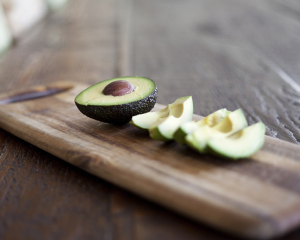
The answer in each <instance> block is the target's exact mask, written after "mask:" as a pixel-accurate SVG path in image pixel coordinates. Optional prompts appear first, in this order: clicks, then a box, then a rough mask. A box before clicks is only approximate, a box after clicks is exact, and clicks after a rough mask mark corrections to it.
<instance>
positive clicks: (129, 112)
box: [75, 77, 157, 124]
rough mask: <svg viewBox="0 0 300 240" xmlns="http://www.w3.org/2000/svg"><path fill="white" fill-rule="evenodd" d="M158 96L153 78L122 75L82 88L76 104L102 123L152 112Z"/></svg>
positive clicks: (80, 109)
mask: <svg viewBox="0 0 300 240" xmlns="http://www.w3.org/2000/svg"><path fill="white" fill-rule="evenodd" d="M156 99H157V87H156V84H155V82H154V81H152V80H151V79H148V78H144V77H120V78H113V79H108V80H105V81H102V82H99V83H97V84H95V85H93V86H90V87H89V88H87V89H85V90H83V91H82V92H81V93H79V94H78V95H77V97H76V98H75V104H76V106H77V107H78V109H79V111H80V112H81V113H83V114H84V115H86V116H88V117H90V118H93V119H96V120H99V121H101V122H107V123H113V124H125V123H128V122H129V121H130V120H131V118H132V116H135V115H138V114H142V113H146V112H149V111H150V110H151V109H152V108H153V107H154V105H155V103H156Z"/></svg>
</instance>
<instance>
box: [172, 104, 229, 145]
mask: <svg viewBox="0 0 300 240" xmlns="http://www.w3.org/2000/svg"><path fill="white" fill-rule="evenodd" d="M229 113H231V112H230V111H228V110H227V109H226V108H223V109H219V110H217V111H215V112H213V113H211V114H209V115H208V116H206V117H205V118H202V119H201V120H200V121H198V122H195V121H191V122H186V123H183V124H181V126H180V127H179V128H178V129H177V131H176V132H175V133H174V136H173V137H174V139H175V141H176V142H178V143H180V144H182V145H184V144H185V137H186V135H188V134H190V133H192V132H194V131H196V130H197V129H198V128H199V127H201V126H204V125H208V126H209V127H213V126H215V125H216V124H217V123H219V122H221V121H222V120H223V119H224V118H225V117H226V116H227V115H228V114H229Z"/></svg>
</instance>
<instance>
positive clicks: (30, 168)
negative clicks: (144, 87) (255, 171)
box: [0, 0, 300, 240]
mask: <svg viewBox="0 0 300 240" xmlns="http://www.w3.org/2000/svg"><path fill="white" fill-rule="evenodd" d="M299 16H300V3H299V1H297V0H286V1H280V0H276V1H271V0H255V1H246V0H240V1H238V0H213V1H211V0H206V1H204V0H201V1H197V0H187V1H166V0H163V1H159V0H153V1H147V0H139V1H137V0H131V1H129V0H128V1H126V0H116V1H109V0H106V1H105V0H101V1H100V0H99V1H94V0H73V1H72V0H71V1H70V2H69V4H67V5H66V6H65V7H64V8H63V9H61V10H59V11H58V12H55V13H53V14H51V15H50V16H48V17H47V18H46V19H45V20H44V21H43V22H41V23H40V24H39V25H38V26H36V27H35V28H34V29H33V30H32V31H31V32H30V33H29V34H27V35H26V36H24V37H23V38H21V39H20V41H19V42H17V43H16V45H15V46H14V48H12V49H11V50H10V51H9V52H8V53H7V54H6V56H4V57H3V58H2V60H1V62H0V83H1V92H6V91H8V90H13V89H23V88H26V87H28V86H32V85H36V84H45V83H51V82H53V81H58V80H69V81H73V82H85V83H88V84H93V83H96V82H98V81H101V80H103V79H108V78H112V77H117V76H122V75H142V76H145V77H149V78H151V79H153V80H155V81H156V82H157V85H158V89H159V97H158V102H160V103H163V104H168V103H171V102H173V101H174V100H175V99H176V98H177V97H179V96H185V95H193V98H194V106H195V113H197V114H200V115H206V114H208V113H210V112H212V111H214V110H217V109H219V108H222V107H227V108H228V109H229V110H234V109H236V108H239V107H240V108H242V109H243V111H244V112H245V113H246V115H247V119H248V121H249V122H250V123H254V122H256V121H263V122H264V123H265V124H266V127H267V134H268V135H270V136H273V137H277V138H280V139H283V140H286V141H289V142H293V143H295V144H299V141H300V129H299V122H300V119H299V118H300V114H299V105H300V85H299V84H300V70H299V64H300V40H299V36H300V17H299ZM0 141H1V155H0V216H1V218H0V238H1V239H105V240H106V239H143V240H146V239H147V240H148V239H153V240H154V239H215V240H219V239H234V238H233V237H232V236H229V235H226V234H224V233H221V232H219V231H218V230H215V229H211V228H209V227H207V226H205V225H201V224H198V223H195V222H193V221H191V220H188V219H186V218H184V217H182V216H179V215H177V214H175V213H173V212H170V211H168V210H166V209H164V208H161V207H159V206H157V205H155V204H153V203H150V202H148V201H146V200H143V199H142V198H140V197H137V196H136V195H133V194H131V193H129V192H127V191H124V190H122V189H120V188H118V187H116V186H114V185H112V184H110V183H107V182H105V181H103V180H101V179H98V178H96V177H93V176H91V175H89V174H87V173H85V172H83V171H81V170H79V169H77V168H75V167H73V166H71V165H69V164H67V163H65V162H63V161H62V160H60V159H57V158H55V157H54V156H52V155H50V154H48V153H46V152H44V151H42V150H40V149H38V148H36V147H34V146H32V145H30V144H28V143H26V142H24V141H22V140H20V139H18V138H16V137H14V136H12V135H11V134H9V133H7V132H5V131H3V130H0ZM266 174H268V173H266ZM266 177H268V178H280V177H281V176H278V175H272V176H266ZM299 235H300V228H299V229H298V230H295V231H294V232H292V233H290V234H289V235H287V236H285V237H284V238H282V239H288V240H292V239H299Z"/></svg>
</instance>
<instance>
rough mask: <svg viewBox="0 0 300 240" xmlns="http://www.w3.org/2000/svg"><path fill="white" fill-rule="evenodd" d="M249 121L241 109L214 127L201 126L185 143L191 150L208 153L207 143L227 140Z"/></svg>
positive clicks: (187, 137) (188, 136) (189, 135)
mask: <svg viewBox="0 0 300 240" xmlns="http://www.w3.org/2000/svg"><path fill="white" fill-rule="evenodd" d="M247 125H248V124H247V120H246V118H245V115H244V114H243V112H242V110H241V109H238V110H236V111H234V112H231V113H229V114H228V115H227V117H226V118H225V119H223V120H222V121H220V122H219V123H218V124H216V125H215V126H214V127H209V126H208V125H204V126H201V127H200V128H198V129H197V130H196V131H194V132H192V133H191V134H188V135H187V136H186V137H185V141H186V143H187V145H188V146H190V147H191V148H193V149H195V150H197V151H199V152H201V153H205V152H206V151H207V142H208V141H209V140H210V139H215V138H217V139H219V138H220V139H222V138H225V137H227V136H229V135H231V134H233V133H235V132H237V131H239V130H241V129H243V128H245V127H246V126H247Z"/></svg>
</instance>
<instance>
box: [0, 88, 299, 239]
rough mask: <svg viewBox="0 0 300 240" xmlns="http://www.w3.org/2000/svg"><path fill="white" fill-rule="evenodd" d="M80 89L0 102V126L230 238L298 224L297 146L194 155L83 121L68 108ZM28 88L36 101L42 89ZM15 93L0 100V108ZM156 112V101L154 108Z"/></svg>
mask: <svg viewBox="0 0 300 240" xmlns="http://www.w3.org/2000/svg"><path fill="white" fill-rule="evenodd" d="M86 87H87V86H86V85H80V84H76V85H75V84H68V83H59V84H54V85H52V87H48V88H46V90H47V91H48V92H52V93H54V92H55V91H56V90H55V89H60V88H61V89H66V91H64V92H61V93H57V94H55V95H51V96H46V97H43V98H37V99H33V100H28V101H21V102H16V103H9V104H5V105H1V106H0V114H1V118H0V127H1V128H3V129H5V130H7V131H9V132H11V133H12V134H14V135H16V136H18V137H20V138H22V139H24V140H25V141H28V142H30V143H31V144H33V145H35V146H37V147H39V148H41V149H43V150H45V151H47V152H49V153H51V154H53V155H55V156H57V157H59V158H61V159H63V160H65V161H67V162H69V163H71V164H73V165H75V166H77V167H80V168H82V169H84V170H86V171H87V172H90V173H92V174H94V175H96V176H99V177H101V178H103V179H106V180H108V181H110V182H112V183H115V184H117V185H119V186H121V187H124V188H126V189H128V190H130V191H132V192H135V193H136V194H138V195H141V196H143V197H145V198H147V199H150V200H152V201H154V202H157V203H159V204H161V205H163V206H165V207H167V208H170V209H173V210H175V211H177V212H179V213H182V214H184V215H186V216H189V217H191V218H193V219H196V220H198V221H201V222H203V223H206V224H208V225H211V226H213V227H216V228H218V229H221V230H224V231H227V232H230V233H232V234H235V235H238V236H243V237H250V238H258V239H268V238H272V237H277V236H280V235H282V234H284V233H286V232H287V231H289V230H291V229H293V228H295V227H297V226H298V225H300V162H299V160H300V148H299V146H297V145H294V144H291V143H287V142H284V141H281V140H277V139H273V138H270V137H266V139H265V140H266V141H265V145H264V147H263V148H262V149H261V150H260V151H259V152H257V153H256V154H254V155H253V156H252V157H251V158H250V159H243V160H240V161H231V160H226V159H222V158H217V157H213V156H209V155H202V154H199V153H197V152H194V151H192V150H190V149H189V148H187V147H184V146H180V145H178V144H176V143H175V142H169V143H164V142H159V141H155V140H152V139H150V138H149V136H148V133H147V132H146V131H142V130H140V129H137V128H134V127H133V126H131V125H129V124H127V125H123V126H114V125H111V124H106V123H102V122H98V121H95V120H93V119H89V118H87V117H86V116H84V115H82V114H81V113H80V112H79V111H78V109H77V108H76V106H75V104H74V98H75V96H76V95H77V94H78V93H79V92H80V91H81V90H83V89H84V88H86ZM53 89H54V90H53ZM31 90H33V91H34V92H37V94H35V95H37V96H38V95H39V92H42V93H43V91H44V90H45V88H43V87H42V88H35V89H31ZM31 90H28V91H26V92H30V91H31ZM37 90H38V91H37ZM18 94H19V93H18V92H14V93H8V94H5V95H2V96H0V99H2V101H1V100H0V103H2V104H4V103H6V102H7V101H6V100H3V99H4V98H5V97H8V96H16V95H18ZM30 95H31V96H33V93H32V92H31V93H30ZM42 95H43V94H42ZM22 96H24V95H19V96H18V97H17V98H16V99H15V100H20V99H22ZM11 99H12V98H10V100H11ZM162 107H163V105H160V104H157V105H156V107H155V110H158V109H160V108H162ZM200 118H201V117H200V116H196V115H195V120H198V119H200Z"/></svg>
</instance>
